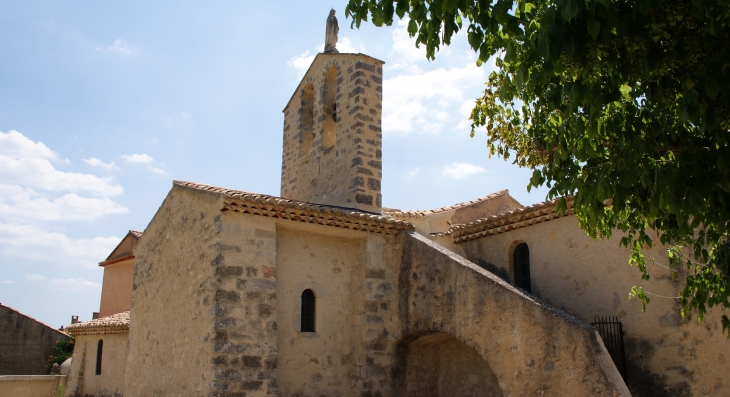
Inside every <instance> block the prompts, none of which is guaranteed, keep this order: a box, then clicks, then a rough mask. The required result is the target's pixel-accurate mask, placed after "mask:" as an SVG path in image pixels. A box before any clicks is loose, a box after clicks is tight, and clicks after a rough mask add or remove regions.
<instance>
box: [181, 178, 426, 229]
mask: <svg viewBox="0 0 730 397" xmlns="http://www.w3.org/2000/svg"><path fill="white" fill-rule="evenodd" d="M174 184H175V186H181V187H187V188H193V189H198V190H204V191H208V192H212V193H218V194H222V195H224V196H226V198H225V201H224V202H223V208H222V210H223V211H233V212H238V213H242V214H251V215H259V216H265V217H269V218H277V219H284V220H289V221H294V222H302V223H312V224H316V225H323V226H333V227H340V228H344V229H350V230H360V231H365V232H372V233H381V234H390V235H393V234H397V233H399V232H401V231H406V230H415V227H414V226H413V225H412V224H411V223H409V222H406V221H402V220H399V219H395V218H392V217H390V216H384V215H376V214H370V213H366V212H361V211H356V210H352V209H347V208H338V207H332V206H327V205H320V204H312V203H304V202H301V201H295V200H288V199H284V198H281V197H274V196H268V195H264V194H255V193H247V192H242V191H239V190H231V189H224V188H217V187H213V186H208V185H202V184H198V183H193V182H184V181H174Z"/></svg>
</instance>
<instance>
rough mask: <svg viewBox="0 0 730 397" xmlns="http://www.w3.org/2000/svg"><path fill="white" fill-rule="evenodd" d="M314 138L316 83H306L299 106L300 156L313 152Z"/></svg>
mask: <svg viewBox="0 0 730 397" xmlns="http://www.w3.org/2000/svg"><path fill="white" fill-rule="evenodd" d="M313 139H314V85H313V84H312V83H309V84H306V85H305V86H304V88H303V89H302V93H301V104H300V106H299V157H300V158H301V157H304V156H306V155H308V154H310V153H311V152H312V141H313Z"/></svg>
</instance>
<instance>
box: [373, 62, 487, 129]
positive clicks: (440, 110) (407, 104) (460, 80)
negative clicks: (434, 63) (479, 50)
mask: <svg viewBox="0 0 730 397" xmlns="http://www.w3.org/2000/svg"><path fill="white" fill-rule="evenodd" d="M483 82H484V70H482V69H481V68H479V67H477V66H476V65H475V64H473V63H470V64H467V65H465V66H463V67H451V68H448V69H446V68H438V69H435V70H431V71H427V72H419V71H416V72H414V73H409V74H401V75H399V76H396V77H393V78H390V79H387V80H385V82H384V83H383V91H384V92H383V132H384V133H386V134H410V133H439V132H440V131H441V130H442V129H443V128H444V127H445V126H446V125H447V124H448V123H456V122H458V121H461V120H460V119H459V120H456V121H455V120H453V119H452V117H451V114H452V113H456V112H455V110H456V109H458V108H457V107H456V105H461V104H463V103H464V102H466V101H467V99H466V92H467V90H469V89H470V88H471V87H473V86H474V85H477V84H478V85H481V84H482V83H483ZM455 108H456V109H455Z"/></svg>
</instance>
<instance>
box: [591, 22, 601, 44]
mask: <svg viewBox="0 0 730 397" xmlns="http://www.w3.org/2000/svg"><path fill="white" fill-rule="evenodd" d="M600 32H601V23H600V22H598V21H597V20H596V19H595V18H593V19H589V20H588V34H590V35H591V37H592V38H593V41H596V38H598V33H600Z"/></svg>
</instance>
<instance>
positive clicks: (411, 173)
mask: <svg viewBox="0 0 730 397" xmlns="http://www.w3.org/2000/svg"><path fill="white" fill-rule="evenodd" d="M420 173H421V169H420V168H418V167H416V168H414V169H413V171H411V172H409V173H408V174H409V175H411V176H416V175H418V174H420Z"/></svg>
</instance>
